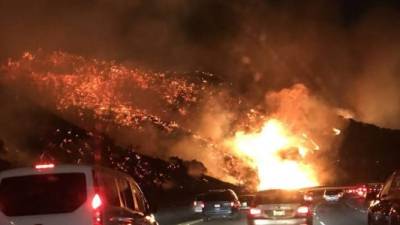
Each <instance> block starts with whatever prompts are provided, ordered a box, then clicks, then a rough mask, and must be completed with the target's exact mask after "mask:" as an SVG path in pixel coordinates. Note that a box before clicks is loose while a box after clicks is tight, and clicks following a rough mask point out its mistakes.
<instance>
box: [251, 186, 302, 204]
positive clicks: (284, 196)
mask: <svg viewBox="0 0 400 225" xmlns="http://www.w3.org/2000/svg"><path fill="white" fill-rule="evenodd" d="M302 201H303V195H302V194H301V193H299V192H292V191H280V190H271V191H264V192H260V193H258V194H257V195H256V197H255V199H254V202H253V204H254V205H261V204H278V203H279V204H280V203H298V202H302Z"/></svg>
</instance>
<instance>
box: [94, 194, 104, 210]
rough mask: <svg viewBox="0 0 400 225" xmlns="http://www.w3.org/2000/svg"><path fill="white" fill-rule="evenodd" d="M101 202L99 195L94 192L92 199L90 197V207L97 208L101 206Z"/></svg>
mask: <svg viewBox="0 0 400 225" xmlns="http://www.w3.org/2000/svg"><path fill="white" fill-rule="evenodd" d="M101 204H102V202H101V198H100V195H98V194H95V195H94V197H93V199H92V208H93V209H98V208H99V207H100V206H101Z"/></svg>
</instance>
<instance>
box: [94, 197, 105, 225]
mask: <svg viewBox="0 0 400 225" xmlns="http://www.w3.org/2000/svg"><path fill="white" fill-rule="evenodd" d="M102 204H103V202H102V201H101V198H100V195H99V194H95V195H94V196H93V199H92V209H93V224H94V225H102V214H101V205H102Z"/></svg>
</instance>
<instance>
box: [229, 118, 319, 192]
mask: <svg viewBox="0 0 400 225" xmlns="http://www.w3.org/2000/svg"><path fill="white" fill-rule="evenodd" d="M230 145H232V147H233V148H234V150H235V151H236V153H237V154H238V155H239V156H241V157H244V158H246V159H247V161H249V163H250V164H251V165H252V166H253V167H254V168H255V169H256V170H257V172H258V178H259V185H258V189H259V190H265V189H274V188H282V189H297V188H303V187H311V186H317V185H318V184H319V182H318V179H317V176H316V173H315V171H314V170H313V168H312V167H311V166H310V165H308V164H307V163H306V157H307V156H308V154H310V153H311V152H312V151H314V150H318V149H319V147H318V145H316V143H315V142H313V141H312V140H310V139H308V137H307V135H305V134H303V135H295V134H293V133H291V132H290V130H289V129H287V128H286V127H285V124H283V123H282V122H281V121H279V120H278V119H269V120H267V121H266V122H265V123H264V125H263V127H262V129H261V131H260V132H256V133H245V132H243V131H239V132H236V134H235V137H234V139H233V140H232V141H231V143H230ZM310 146H311V147H310Z"/></svg>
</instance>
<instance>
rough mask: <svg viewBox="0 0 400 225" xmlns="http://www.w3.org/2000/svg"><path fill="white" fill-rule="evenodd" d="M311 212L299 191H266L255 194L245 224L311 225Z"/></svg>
mask: <svg viewBox="0 0 400 225" xmlns="http://www.w3.org/2000/svg"><path fill="white" fill-rule="evenodd" d="M312 211H313V210H312V207H311V206H310V204H309V202H307V201H305V200H304V195H303V193H302V192H300V191H293V190H280V189H277V190H266V191H261V192H258V193H257V194H256V196H255V199H254V201H253V203H252V205H251V208H250V211H249V213H248V216H247V224H248V225H270V224H271V225H272V224H293V225H312V224H313V213H312Z"/></svg>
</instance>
